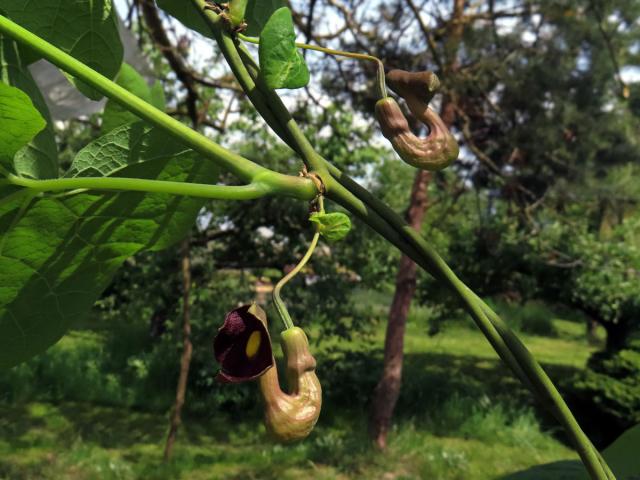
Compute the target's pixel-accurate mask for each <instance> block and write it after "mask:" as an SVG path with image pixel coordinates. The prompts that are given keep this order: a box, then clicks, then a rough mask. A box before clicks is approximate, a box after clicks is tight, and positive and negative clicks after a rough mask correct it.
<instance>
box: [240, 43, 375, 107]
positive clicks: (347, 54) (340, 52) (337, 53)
mask: <svg viewBox="0 0 640 480" xmlns="http://www.w3.org/2000/svg"><path fill="white" fill-rule="evenodd" d="M236 35H237V37H238V38H239V39H240V40H242V41H244V42H248V43H253V44H255V45H260V39H259V38H257V37H248V36H246V35H243V34H242V33H237V34H236ZM296 47H298V48H302V49H304V50H313V51H316V52H322V53H326V54H327V55H333V56H336V57H346V58H353V59H356V60H361V61H368V62H375V63H376V69H377V72H376V89H377V94H378V99H381V98H386V97H387V85H386V80H385V77H384V64H383V63H382V60H380V59H379V58H378V57H375V56H373V55H368V54H366V53H355V52H345V51H344V50H334V49H332V48H326V47H321V46H319V45H310V44H308V43H300V42H296Z"/></svg>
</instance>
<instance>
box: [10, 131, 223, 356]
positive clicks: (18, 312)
mask: <svg viewBox="0 0 640 480" xmlns="http://www.w3.org/2000/svg"><path fill="white" fill-rule="evenodd" d="M107 137H109V138H111V142H112V143H113V145H112V146H113V147H114V148H110V145H109V143H108V142H105V141H104V140H105V139H104V138H102V139H99V140H98V141H96V142H94V143H92V144H90V145H89V146H88V147H86V148H85V149H84V150H83V151H82V152H80V153H79V154H78V162H79V161H80V159H81V158H84V159H85V160H84V162H85V164H86V162H88V160H87V158H89V157H90V158H93V159H94V161H95V162H96V168H95V170H94V174H95V172H97V171H111V172H115V173H114V175H116V176H121V177H140V178H153V179H161V180H173V181H188V182H205V183H211V182H213V181H215V178H216V176H217V172H216V171H214V170H213V169H212V168H211V164H210V163H208V162H202V161H201V160H200V159H199V158H198V157H199V156H198V155H195V154H194V153H193V152H191V151H188V150H184V148H182V147H180V146H179V145H176V142H175V141H174V140H173V139H170V138H167V136H166V135H164V136H163V135H159V134H156V133H155V132H153V131H151V130H149V129H146V128H144V127H143V125H142V124H140V123H138V124H133V125H127V126H124V127H121V128H118V129H116V130H114V131H113V132H111V133H110V134H108V135H107ZM163 137H164V139H163ZM127 138H128V139H129V140H130V143H127V142H128V140H127ZM141 138H142V139H147V141H151V140H150V139H151V138H153V141H154V142H155V143H156V144H157V143H161V144H159V145H156V147H157V148H151V147H150V146H149V147H148V148H146V149H144V148H143V149H140V150H138V149H137V147H136V146H139V145H143V144H145V140H141ZM127 145H131V146H132V148H131V149H128V148H127ZM162 148H164V150H165V155H164V156H159V157H158V156H155V152H158V151H159V150H160V149H162ZM136 152H138V153H136ZM176 152H178V153H176ZM104 157H107V158H109V159H110V161H111V162H112V163H111V165H113V168H112V169H110V168H108V167H105V166H104ZM75 163H76V162H74V164H75ZM125 164H127V166H124V167H122V166H123V165H125ZM83 171H84V172H86V171H87V170H86V169H84V170H80V169H77V172H78V173H81V172H83ZM2 193H4V194H5V195H6V194H8V193H10V192H9V191H6V190H5V191H0V194H2ZM25 202H26V200H25V199H13V200H10V201H7V202H5V203H4V204H2V205H1V206H0V271H1V272H2V275H0V368H7V367H10V366H12V365H15V364H17V363H19V362H21V361H23V360H26V359H28V358H30V357H32V356H34V355H36V354H38V353H40V352H42V351H44V350H45V349H46V348H48V347H49V346H51V345H52V344H54V343H55V342H56V341H57V340H58V339H59V338H61V337H62V336H63V335H64V333H65V332H66V331H67V330H68V328H69V327H70V326H71V325H73V324H74V323H75V322H77V321H79V320H81V319H82V318H83V317H85V316H86V315H87V313H88V312H89V310H90V308H91V306H92V305H93V303H94V302H95V300H96V299H97V298H98V296H99V295H100V293H101V292H102V291H103V290H104V289H105V288H106V287H107V285H108V284H109V282H110V280H111V278H112V277H113V275H114V274H115V272H116V270H117V269H118V268H119V266H120V265H121V264H122V262H123V261H124V260H125V259H126V258H128V257H129V256H131V255H133V254H135V253H137V252H139V251H141V250H145V249H151V250H158V249H161V248H166V247H168V246H170V245H172V244H173V243H175V242H176V241H178V240H179V239H180V238H182V237H183V236H184V235H185V234H186V232H188V230H189V228H190V227H191V226H192V225H193V222H194V220H195V218H196V216H197V214H198V211H199V209H200V208H201V206H202V205H203V202H204V201H203V200H202V199H193V198H187V197H176V196H170V195H164V194H143V193H135V192H126V193H115V192H114V193H104V194H98V193H75V194H68V195H56V196H54V195H52V196H47V197H44V198H39V199H35V200H33V201H31V202H30V203H25ZM25 207H26V208H25ZM21 208H22V210H21Z"/></svg>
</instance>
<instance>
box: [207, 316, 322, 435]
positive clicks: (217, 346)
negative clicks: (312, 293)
mask: <svg viewBox="0 0 640 480" xmlns="http://www.w3.org/2000/svg"><path fill="white" fill-rule="evenodd" d="M281 345H282V351H283V353H284V356H285V359H286V363H287V366H286V376H287V384H288V388H289V390H290V393H285V392H283V391H282V390H281V389H280V382H279V380H278V370H277V369H276V368H271V366H273V365H275V360H274V359H273V353H272V349H271V339H270V338H269V333H268V331H267V315H266V313H265V312H264V310H262V308H260V307H259V306H258V305H256V304H252V305H245V306H243V307H239V308H236V309H235V310H232V311H231V312H229V314H227V317H226V318H225V322H224V325H223V326H222V328H220V330H219V332H218V335H217V336H216V339H215V340H214V350H215V355H216V359H218V361H219V362H220V363H221V365H222V368H221V370H220V373H219V374H218V378H219V379H220V380H221V381H225V382H243V381H247V380H253V379H255V378H258V382H259V384H260V392H261V393H262V397H263V399H264V404H265V426H266V428H267V431H268V432H269V433H270V435H271V436H272V437H273V438H274V439H275V440H277V441H280V442H286V443H288V442H294V441H296V440H302V439H303V438H305V437H307V436H308V435H309V433H311V430H313V427H314V426H315V424H316V422H317V421H318V417H319V416H320V410H321V407H322V387H321V386H320V381H319V380H318V377H317V376H316V374H315V368H316V361H315V359H314V358H313V356H312V355H311V353H310V352H309V341H308V339H307V336H306V335H305V333H304V331H303V330H302V329H301V328H298V327H293V328H289V329H287V330H285V331H284V332H282V334H281Z"/></svg>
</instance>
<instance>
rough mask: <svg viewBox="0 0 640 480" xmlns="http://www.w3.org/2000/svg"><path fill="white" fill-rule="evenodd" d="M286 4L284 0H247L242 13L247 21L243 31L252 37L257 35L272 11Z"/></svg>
mask: <svg viewBox="0 0 640 480" xmlns="http://www.w3.org/2000/svg"><path fill="white" fill-rule="evenodd" d="M286 5H287V2H285V1H284V0H249V3H247V10H246V12H245V15H244V16H245V21H246V22H247V30H246V32H245V33H246V34H247V35H249V36H252V37H259V36H260V34H261V33H262V29H263V28H264V26H265V25H266V24H267V21H268V20H269V18H270V17H271V15H273V12H275V11H276V10H278V9H279V8H282V7H285V6H286Z"/></svg>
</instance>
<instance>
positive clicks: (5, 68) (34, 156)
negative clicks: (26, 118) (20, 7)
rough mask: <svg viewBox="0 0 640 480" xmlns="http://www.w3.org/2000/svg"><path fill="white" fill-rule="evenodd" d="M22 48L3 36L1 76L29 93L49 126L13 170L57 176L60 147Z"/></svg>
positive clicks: (23, 151) (16, 159) (20, 154)
mask: <svg viewBox="0 0 640 480" xmlns="http://www.w3.org/2000/svg"><path fill="white" fill-rule="evenodd" d="M22 53H23V52H22V51H21V50H19V49H18V46H17V44H16V43H15V42H13V41H12V40H9V39H8V38H6V37H2V36H1V35H0V58H2V61H1V62H0V79H1V80H2V81H3V82H4V83H6V84H8V85H11V86H13V87H16V88H19V89H20V90H22V91H23V92H24V93H26V94H27V95H28V96H29V98H30V99H31V102H32V103H33V106H34V107H35V108H36V109H37V110H38V112H39V113H40V116H41V117H42V118H43V119H44V121H45V122H46V126H45V127H44V128H42V129H40V132H39V133H38V134H37V135H36V136H35V137H34V138H33V139H32V140H31V141H30V142H29V143H28V144H27V145H25V146H23V147H22V148H21V149H20V150H18V152H17V153H16V154H15V156H14V157H13V159H12V167H11V168H10V170H12V171H15V172H16V173H17V174H18V175H20V176H25V177H31V178H38V179H44V178H56V177H57V176H58V149H57V146H56V141H55V136H54V133H53V128H52V126H51V117H50V116H49V109H48V108H47V104H46V103H45V101H44V98H43V97H42V93H40V90H39V89H38V86H37V85H36V82H35V81H34V80H33V78H32V77H31V73H30V72H29V69H28V68H27V65H26V62H25V61H24V60H23V59H22Z"/></svg>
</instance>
